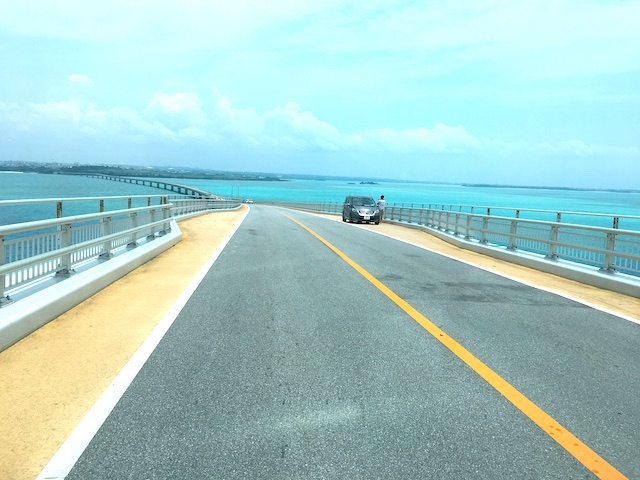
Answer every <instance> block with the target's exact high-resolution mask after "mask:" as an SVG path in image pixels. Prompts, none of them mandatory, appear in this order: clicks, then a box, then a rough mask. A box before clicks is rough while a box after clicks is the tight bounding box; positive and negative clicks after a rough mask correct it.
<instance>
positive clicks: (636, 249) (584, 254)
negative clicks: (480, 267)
mask: <svg viewBox="0 0 640 480" xmlns="http://www.w3.org/2000/svg"><path fill="white" fill-rule="evenodd" d="M278 205H281V206H286V207H289V208H297V209H302V210H308V211H313V212H322V213H333V214H336V213H337V214H341V212H342V203H336V202H324V203H318V202H316V203H278ZM436 207H437V208H428V207H427V208H425V207H424V206H422V205H421V206H419V207H418V206H412V205H408V204H393V205H390V206H387V209H386V211H385V219H386V220H391V221H395V222H401V223H406V224H408V225H418V226H423V227H425V228H426V229H433V230H437V231H439V232H442V233H445V234H448V235H451V236H454V237H458V238H460V239H463V240H466V241H468V242H473V243H477V244H481V245H487V246H495V247H503V248H505V249H507V250H510V251H522V252H530V253H534V254H538V255H541V256H543V257H544V258H545V259H547V260H549V261H552V262H554V261H558V260H566V261H570V262H575V263H578V264H582V265H589V266H592V267H596V268H598V269H599V270H600V271H602V272H605V273H615V272H619V273H624V274H628V275H634V276H640V231H637V230H622V229H620V228H618V226H619V224H620V221H621V219H624V220H626V221H627V222H628V223H630V224H638V221H640V217H634V216H629V215H627V216H616V215H606V214H598V213H586V212H561V211H558V212H552V211H549V210H524V209H507V208H502V207H473V208H472V207H470V206H458V208H455V207H454V206H452V205H451V206H447V207H446V208H445V207H444V206H442V205H437V206H436ZM495 211H501V213H505V212H509V213H511V214H512V215H513V216H496V215H493V214H492V212H495ZM523 214H527V215H528V216H537V215H543V214H546V215H550V214H553V216H554V217H555V221H547V220H537V219H534V218H523V217H522V216H523ZM567 218H583V219H585V220H588V221H592V222H594V223H602V222H603V221H604V222H606V223H610V224H611V225H612V227H611V228H608V227H601V226H597V225H586V224H579V223H569V222H567V221H566V219H567ZM563 220H564V221H563Z"/></svg>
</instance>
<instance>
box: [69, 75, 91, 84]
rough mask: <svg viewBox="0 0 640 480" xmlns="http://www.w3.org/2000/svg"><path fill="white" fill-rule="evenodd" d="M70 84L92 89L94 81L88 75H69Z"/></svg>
mask: <svg viewBox="0 0 640 480" xmlns="http://www.w3.org/2000/svg"><path fill="white" fill-rule="evenodd" d="M69 82H70V83H71V84H72V85H77V86H80V87H92V86H93V80H92V79H91V78H90V77H88V76H87V75H83V74H82V73H72V74H71V75H69Z"/></svg>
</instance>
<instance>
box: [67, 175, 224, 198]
mask: <svg viewBox="0 0 640 480" xmlns="http://www.w3.org/2000/svg"><path fill="white" fill-rule="evenodd" d="M65 175H80V176H83V177H93V178H101V179H103V180H113V181H115V182H124V183H132V184H134V185H143V186H146V187H154V188H162V189H164V190H169V191H170V192H175V193H179V194H181V195H190V196H193V197H205V198H218V196H217V195H214V194H213V193H211V192H208V191H206V190H202V189H199V188H194V187H189V186H188V185H180V184H177V183H169V182H164V181H161V180H152V179H144V178H135V177H118V176H115V175H105V174H102V173H69V174H65Z"/></svg>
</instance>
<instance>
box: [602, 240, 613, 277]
mask: <svg viewBox="0 0 640 480" xmlns="http://www.w3.org/2000/svg"><path fill="white" fill-rule="evenodd" d="M615 249H616V234H615V233H612V232H609V233H607V244H606V245H605V254H604V265H603V266H602V267H601V268H600V270H601V271H604V272H609V273H615V271H616V265H615V263H614V261H613V258H614V255H613V254H614V253H615Z"/></svg>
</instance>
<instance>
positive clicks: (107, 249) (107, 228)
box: [100, 217, 113, 259]
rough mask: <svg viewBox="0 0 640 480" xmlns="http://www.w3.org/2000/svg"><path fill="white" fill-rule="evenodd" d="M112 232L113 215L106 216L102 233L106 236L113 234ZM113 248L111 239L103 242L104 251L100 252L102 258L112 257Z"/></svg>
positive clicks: (103, 220)
mask: <svg viewBox="0 0 640 480" xmlns="http://www.w3.org/2000/svg"><path fill="white" fill-rule="evenodd" d="M111 233H112V224H111V217H104V218H103V219H102V235H104V236H105V237H106V236H108V235H111ZM112 248H113V242H112V241H111V240H107V241H106V242H104V243H103V244H102V249H103V252H102V253H101V254H100V258H103V259H106V258H111V256H112V255H111V249H112Z"/></svg>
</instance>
